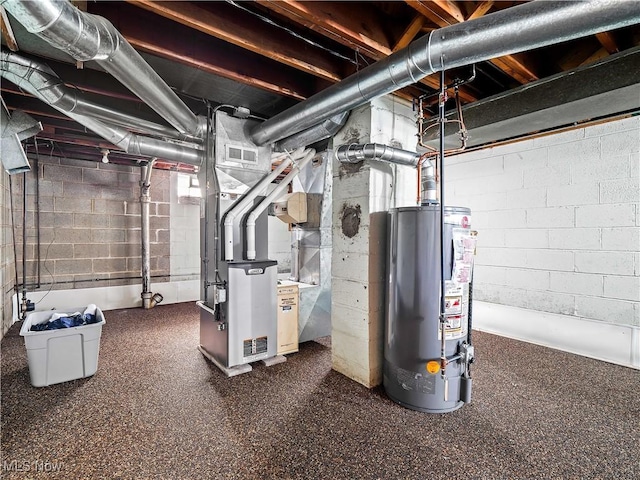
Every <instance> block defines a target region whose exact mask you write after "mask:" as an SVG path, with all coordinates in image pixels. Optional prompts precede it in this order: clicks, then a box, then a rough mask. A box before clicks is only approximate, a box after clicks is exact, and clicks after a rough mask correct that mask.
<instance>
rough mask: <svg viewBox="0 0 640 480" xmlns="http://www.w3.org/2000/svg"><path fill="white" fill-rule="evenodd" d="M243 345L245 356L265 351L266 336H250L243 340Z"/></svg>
mask: <svg viewBox="0 0 640 480" xmlns="http://www.w3.org/2000/svg"><path fill="white" fill-rule="evenodd" d="M243 346H244V354H243V356H244V357H245V358H246V357H251V356H253V355H259V354H261V353H265V352H266V351H267V337H258V338H250V339H249V340H245V341H244V345H243Z"/></svg>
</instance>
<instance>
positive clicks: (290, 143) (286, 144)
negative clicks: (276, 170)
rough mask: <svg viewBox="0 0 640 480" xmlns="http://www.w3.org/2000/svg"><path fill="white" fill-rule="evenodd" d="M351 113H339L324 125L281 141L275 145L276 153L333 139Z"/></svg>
mask: <svg viewBox="0 0 640 480" xmlns="http://www.w3.org/2000/svg"><path fill="white" fill-rule="evenodd" d="M349 113H351V112H349V111H346V112H343V113H339V114H338V115H334V116H333V117H331V118H329V119H327V120H325V121H324V122H322V123H319V124H317V125H314V126H313V127H310V128H307V129H306V130H303V131H302V132H299V133H296V134H294V135H291V136H290V137H287V138H285V139H283V140H281V141H279V142H278V143H276V145H275V149H276V151H278V152H282V151H291V150H294V149H296V148H299V147H306V146H307V145H311V144H312V143H316V142H319V141H320V140H324V139H325V138H329V137H332V136H333V135H335V134H336V133H338V130H340V129H341V128H342V127H343V126H344V124H345V123H347V119H348V118H349Z"/></svg>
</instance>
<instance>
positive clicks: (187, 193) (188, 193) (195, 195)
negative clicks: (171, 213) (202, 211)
mask: <svg viewBox="0 0 640 480" xmlns="http://www.w3.org/2000/svg"><path fill="white" fill-rule="evenodd" d="M201 197H202V193H201V191H200V183H199V182H198V177H197V175H195V174H189V173H178V203H187V204H200V198H201Z"/></svg>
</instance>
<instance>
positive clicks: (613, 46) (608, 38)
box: [596, 32, 619, 54]
mask: <svg viewBox="0 0 640 480" xmlns="http://www.w3.org/2000/svg"><path fill="white" fill-rule="evenodd" d="M596 38H597V39H598V41H599V42H600V45H602V46H603V47H604V48H605V50H606V51H607V52H609V54H612V53H616V52H618V51H619V49H618V43H617V42H616V39H615V38H613V35H612V34H611V32H602V33H597V34H596Z"/></svg>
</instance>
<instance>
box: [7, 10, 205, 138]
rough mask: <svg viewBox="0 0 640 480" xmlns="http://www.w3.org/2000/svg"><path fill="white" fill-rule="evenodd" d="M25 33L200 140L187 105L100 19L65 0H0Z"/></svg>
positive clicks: (201, 125) (200, 132)
mask: <svg viewBox="0 0 640 480" xmlns="http://www.w3.org/2000/svg"><path fill="white" fill-rule="evenodd" d="M0 6H2V7H4V8H5V9H6V10H7V11H8V12H9V13H10V14H11V15H12V16H13V17H15V19H16V20H18V21H19V22H20V23H21V24H22V25H24V27H25V28H26V29H27V31H29V32H30V33H33V34H35V35H37V36H39V37H40V38H42V39H44V40H45V41H47V42H48V43H50V44H51V45H53V46H54V47H57V48H59V49H61V50H63V51H65V52H67V53H68V54H69V55H71V56H72V57H73V58H75V59H76V60H80V61H85V62H86V61H89V60H94V61H95V62H97V63H98V64H99V65H100V66H101V67H102V68H104V69H105V70H106V71H107V72H109V73H110V74H111V75H113V76H114V77H115V78H116V79H118V80H119V81H120V82H121V83H122V84H123V85H125V86H126V87H127V88H129V89H130V90H131V91H132V92H133V93H135V94H136V95H137V96H138V97H140V98H141V99H142V100H143V101H144V102H145V103H147V105H149V106H150V107H151V108H152V109H153V110H155V111H156V112H157V113H158V114H160V116H161V117H162V118H164V119H165V120H166V121H167V122H169V123H170V124H171V125H173V126H174V127H175V128H176V129H178V131H180V132H181V133H185V134H190V135H196V136H202V135H203V132H204V124H205V122H204V121H203V120H202V119H199V118H198V117H197V116H196V115H195V114H194V113H193V112H192V111H191V110H190V109H189V107H187V106H186V105H185V104H184V102H183V101H182V100H180V98H178V96H177V95H176V94H175V92H174V91H173V90H171V88H170V87H169V86H168V85H167V84H166V83H165V82H164V80H162V78H160V76H159V75H158V74H157V73H156V72H155V71H154V70H153V69H152V68H151V67H150V66H149V64H148V63H147V62H145V60H144V59H143V58H142V57H141V56H140V54H139V53H138V52H136V51H135V49H134V48H133V47H132V46H131V45H130V44H129V43H128V42H127V41H126V40H125V38H124V37H123V36H122V35H120V33H119V32H118V31H117V30H116V28H115V27H114V26H113V25H112V24H111V23H110V22H109V21H108V20H106V19H104V18H102V17H99V16H97V15H92V14H90V13H86V12H82V11H80V10H79V9H77V8H76V7H75V6H73V5H72V4H71V3H70V2H68V1H67V0H37V1H29V0H0Z"/></svg>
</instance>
